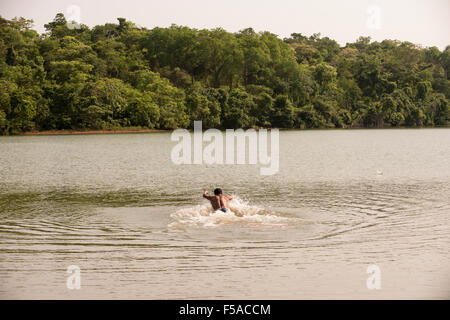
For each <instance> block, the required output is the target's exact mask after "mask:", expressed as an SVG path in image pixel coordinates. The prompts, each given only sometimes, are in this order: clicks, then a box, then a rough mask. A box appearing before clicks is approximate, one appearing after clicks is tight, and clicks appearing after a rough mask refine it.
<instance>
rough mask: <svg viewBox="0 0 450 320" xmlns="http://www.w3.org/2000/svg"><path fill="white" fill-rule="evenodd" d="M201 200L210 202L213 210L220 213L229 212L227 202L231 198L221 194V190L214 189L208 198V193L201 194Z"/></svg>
mask: <svg viewBox="0 0 450 320" xmlns="http://www.w3.org/2000/svg"><path fill="white" fill-rule="evenodd" d="M203 198H206V199H208V200H209V202H211V205H212V207H213V209H214V210H220V211H222V212H229V211H230V207H229V206H228V201H230V200H232V199H233V198H232V197H231V196H228V195H223V194H222V189H220V188H216V189H214V195H213V196H210V195H209V192H208V191H205V192H203Z"/></svg>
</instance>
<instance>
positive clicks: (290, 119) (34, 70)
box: [0, 13, 450, 134]
mask: <svg viewBox="0 0 450 320" xmlns="http://www.w3.org/2000/svg"><path fill="white" fill-rule="evenodd" d="M31 27H32V20H27V19H24V18H15V19H12V20H6V19H4V18H1V17H0V133H1V134H11V133H20V132H23V131H27V130H46V129H83V128H89V129H108V128H118V127H127V126H137V127H147V128H161V129H173V128H178V127H185V128H191V127H192V126H193V121H195V120H202V121H203V127H204V128H213V127H215V128H241V127H242V128H249V127H280V128H334V127H385V126H414V127H416V126H448V125H449V122H450V107H449V102H448V99H450V75H449V68H450V46H448V47H447V48H446V49H445V50H443V51H440V50H439V49H438V48H436V47H431V48H421V47H419V46H416V45H414V44H412V43H409V42H400V41H395V40H384V41H382V42H371V39H370V38H369V37H360V38H359V39H358V40H357V41H355V42H354V43H348V44H347V45H346V46H345V47H340V46H339V44H338V43H337V42H336V41H334V40H332V39H329V38H327V37H321V35H320V34H319V33H317V34H313V35H312V36H310V37H307V36H304V35H302V34H301V33H293V34H292V35H291V37H290V38H287V39H283V40H282V39H279V38H278V37H277V36H276V35H274V34H272V33H270V32H255V31H254V30H253V29H251V28H247V29H244V30H241V31H239V32H237V33H230V32H227V31H225V30H223V29H221V28H216V29H211V30H205V29H203V30H197V29H192V28H189V27H184V26H177V25H172V26H170V27H169V28H158V27H157V28H153V29H151V30H149V29H145V28H140V27H137V26H136V25H135V24H134V23H132V22H130V21H127V20H126V19H125V18H118V19H117V23H107V24H105V25H100V26H95V27H93V28H92V29H90V28H89V27H87V26H85V25H81V26H80V27H79V28H70V27H69V26H68V21H67V20H66V18H65V17H64V15H63V14H60V13H59V14H57V15H56V17H55V19H54V20H53V21H51V22H49V23H48V24H46V25H45V28H46V33H44V34H42V35H39V34H38V33H37V32H36V31H34V30H32V29H31Z"/></svg>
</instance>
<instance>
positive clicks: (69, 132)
mask: <svg viewBox="0 0 450 320" xmlns="http://www.w3.org/2000/svg"><path fill="white" fill-rule="evenodd" d="M441 128H446V129H448V128H450V127H449V126H434V127H382V128H364V127H348V128H303V129H302V128H295V129H294V128H289V129H285V128H278V129H279V130H280V131H296V130H301V131H316V130H384V129H393V130H399V129H441ZM255 129H256V130H258V129H268V130H270V129H276V128H255ZM187 130H189V131H193V129H187ZM170 131H173V130H168V129H116V130H45V131H26V132H20V133H16V134H12V135H15V136H46V135H80V134H116V133H124V134H125V133H163V132H170ZM221 131H223V130H221Z"/></svg>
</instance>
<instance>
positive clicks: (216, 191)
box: [214, 188, 222, 196]
mask: <svg viewBox="0 0 450 320" xmlns="http://www.w3.org/2000/svg"><path fill="white" fill-rule="evenodd" d="M214 194H215V195H216V196H218V195H219V194H222V189H220V188H216V189H214Z"/></svg>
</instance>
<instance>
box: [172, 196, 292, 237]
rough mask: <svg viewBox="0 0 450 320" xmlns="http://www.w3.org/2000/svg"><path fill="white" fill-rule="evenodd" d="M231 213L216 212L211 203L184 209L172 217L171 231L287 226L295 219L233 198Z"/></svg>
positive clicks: (230, 203)
mask: <svg viewBox="0 0 450 320" xmlns="http://www.w3.org/2000/svg"><path fill="white" fill-rule="evenodd" d="M228 204H229V206H230V212H222V211H220V210H217V211H214V210H213V209H212V208H211V205H210V204H209V203H207V204H206V203H205V204H202V205H197V206H194V207H190V208H183V209H180V210H178V211H177V212H175V213H173V214H171V215H170V217H171V218H172V220H173V221H172V222H171V223H169V225H168V227H169V229H184V228H187V227H200V228H215V227H219V226H224V225H229V224H243V225H260V226H286V225H288V223H289V221H290V220H292V219H293V218H288V217H281V216H278V215H276V214H274V212H271V211H269V210H267V209H264V208H263V207H260V206H256V205H250V204H249V203H248V202H247V201H244V200H242V199H240V198H239V197H236V196H233V200H231V201H230V202H229V203H228Z"/></svg>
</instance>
